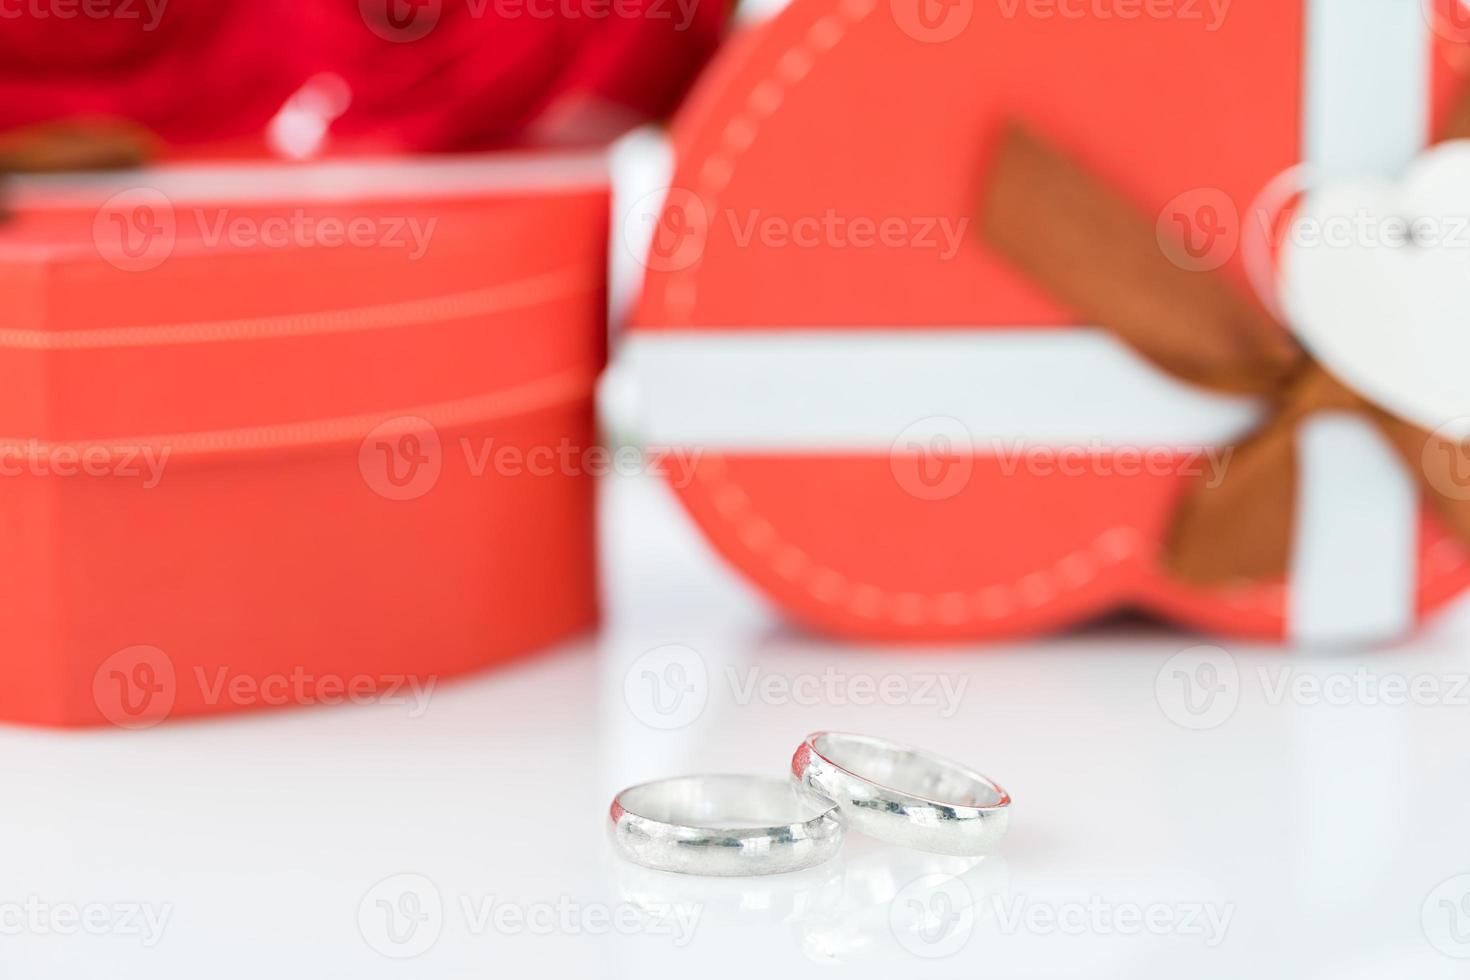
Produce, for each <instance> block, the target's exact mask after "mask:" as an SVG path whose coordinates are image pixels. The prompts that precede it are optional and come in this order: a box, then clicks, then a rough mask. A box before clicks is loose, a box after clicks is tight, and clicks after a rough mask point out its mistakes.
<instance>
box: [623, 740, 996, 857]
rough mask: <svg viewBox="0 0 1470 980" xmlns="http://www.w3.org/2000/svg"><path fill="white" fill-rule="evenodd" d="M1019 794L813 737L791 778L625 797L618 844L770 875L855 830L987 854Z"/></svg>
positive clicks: (690, 781) (873, 745)
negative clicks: (848, 829)
mask: <svg viewBox="0 0 1470 980" xmlns="http://www.w3.org/2000/svg"><path fill="white" fill-rule="evenodd" d="M1010 804H1011V798H1010V795H1009V794H1007V793H1006V791H1005V790H1003V789H1001V788H1000V787H999V786H997V785H996V784H995V782H994V781H992V780H991V779H989V778H987V777H985V776H982V775H981V774H980V773H978V772H976V771H974V770H973V769H970V768H968V767H967V766H962V765H960V764H959V763H956V762H951V761H949V760H948V759H943V758H940V757H939V756H936V755H933V754H931V753H929V752H925V751H923V750H921V749H915V748H911V747H909V746H907V745H900V744H898V743H895V742H890V741H887V740H886V739H881V738H873V737H871V736H868V735H844V734H840V733H837V732H816V733H814V734H812V735H808V736H807V737H806V739H805V741H803V742H802V743H801V745H800V746H799V747H798V748H797V750H796V754H795V755H794V756H792V759H791V778H790V779H789V780H787V779H780V778H777V777H771V776H680V777H676V778H673V779H661V780H658V781H657V782H652V783H643V784H641V785H638V786H633V787H630V788H628V789H625V790H623V791H622V792H621V793H619V794H618V795H617V796H616V797H615V798H614V799H613V803H612V808H611V810H610V811H609V817H610V821H611V825H610V828H609V829H610V832H611V835H612V840H613V844H614V846H615V847H616V848H617V849H618V851H619V852H620V853H621V854H622V855H623V856H624V857H626V858H628V859H629V860H630V861H633V862H634V863H636V864H640V865H643V866H644V867H648V868H656V869H658V870H660V871H677V872H681V873H683V874H700V875H764V874H779V873H782V872H786V871H800V870H802V869H803V868H810V867H812V866H813V865H817V864H821V863H822V862H823V861H826V860H827V859H828V858H830V857H832V856H833V855H834V854H836V853H837V850H838V848H839V847H841V845H842V838H843V835H844V834H845V833H846V831H847V828H848V827H852V828H853V829H854V830H856V831H858V832H860V833H863V834H867V835H868V836H870V837H876V838H878V839H880V840H883V841H887V842H889V843H892V844H899V845H902V846H904V847H912V848H916V849H918V850H921V851H930V852H933V853H937V854H953V855H978V854H984V853H986V852H987V851H989V850H990V849H991V847H993V846H994V844H995V843H996V841H998V840H1000V838H1001V836H1002V835H1003V834H1004V833H1005V829H1006V822H1007V815H1008V813H1009V810H1010Z"/></svg>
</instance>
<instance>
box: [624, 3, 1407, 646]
mask: <svg viewBox="0 0 1470 980" xmlns="http://www.w3.org/2000/svg"><path fill="white" fill-rule="evenodd" d="M1430 31H1431V28H1430V24H1429V22H1428V20H1427V19H1426V17H1425V16H1424V13H1423V11H1422V9H1421V4H1419V3H1417V2H1410V0H1395V2H1383V0H1308V2H1307V18H1306V38H1307V50H1306V52H1305V59H1306V61H1305V84H1306V91H1305V93H1304V111H1303V122H1304V132H1303V145H1304V156H1305V165H1306V166H1305V168H1304V169H1305V170H1306V171H1307V172H1309V173H1310V174H1311V175H1312V179H1313V180H1314V181H1315V180H1330V179H1335V178H1339V177H1343V176H1383V177H1392V176H1394V175H1396V174H1398V173H1399V172H1400V171H1401V170H1402V169H1403V168H1404V167H1405V166H1406V165H1407V164H1408V163H1409V161H1410V160H1412V159H1413V157H1414V156H1415V155H1416V154H1417V153H1419V152H1420V151H1421V150H1422V149H1423V148H1424V146H1425V144H1426V142H1427V136H1428V132H1427V129H1428V120H1429V76H1430V67H1429V61H1430V53H1431V33H1430ZM1367 65H1371V66H1372V69H1373V70H1372V71H1366V70H1364V66H1367ZM616 179H617V175H616V174H615V180H616ZM644 197H645V202H644V207H643V208H642V209H640V210H639V211H638V213H633V212H629V211H626V210H621V209H620V210H621V213H620V214H619V215H617V216H616V217H617V219H619V220H622V221H624V222H633V221H638V222H639V223H640V224H645V223H646V219H647V213H648V209H649V205H648V203H647V201H646V195H644ZM623 203H624V204H625V203H626V198H624V199H623ZM656 203H657V202H654V204H655V205H656ZM612 380H613V385H611V386H610V387H612V388H615V389H618V388H627V389H628V390H630V392H631V397H630V399H629V400H630V402H631V410H632V413H633V415H634V418H632V419H630V420H629V428H630V429H631V431H633V432H635V433H637V435H638V437H639V438H640V439H641V440H643V441H644V442H645V444H649V445H699V446H702V447H708V448H712V449H725V450H743V451H752V452H769V453H782V452H786V453H798V452H800V453H821V452H824V451H825V452H839V451H863V450H869V451H879V452H889V451H891V450H892V448H893V445H894V441H895V440H896V439H898V437H899V436H900V435H901V434H902V433H903V431H904V430H905V429H906V428H908V427H909V426H910V425H911V424H912V423H913V422H914V421H915V420H919V419H925V418H936V417H946V418H950V419H954V420H958V421H959V422H960V423H962V424H963V425H964V426H965V427H966V428H967V429H968V430H969V433H970V436H971V439H972V445H973V446H974V447H975V448H977V449H980V450H982V451H983V450H984V448H985V447H987V446H1004V445H1015V444H1017V443H1024V444H1033V445H1048V444H1051V445H1065V446H1077V445H1082V446H1088V447H1091V446H1103V447H1110V446H1111V447H1118V446H1130V447H1149V446H1183V447H1188V448H1206V447H1218V446H1223V445H1228V444H1230V443H1233V442H1236V441H1238V440H1239V439H1240V438H1242V437H1244V436H1245V435H1247V434H1248V433H1249V432H1250V431H1251V429H1252V428H1253V427H1254V426H1255V425H1256V424H1258V422H1259V421H1260V419H1261V417H1262V413H1261V408H1260V406H1258V405H1256V404H1254V403H1253V402H1251V401H1249V400H1244V399H1238V398H1231V397H1225V396H1221V395H1216V394H1213V393H1209V392H1205V391H1202V390H1199V389H1195V388H1192V387H1190V386H1188V385H1185V384H1182V383H1180V382H1179V381H1177V380H1175V379H1174V378H1172V377H1169V376H1167V375H1165V374H1164V373H1162V372H1161V371H1159V370H1158V369H1157V368H1155V367H1153V366H1152V365H1151V364H1149V363H1148V362H1146V361H1145V360H1143V359H1142V358H1141V357H1140V356H1138V355H1137V354H1135V353H1134V352H1133V351H1132V350H1131V349H1129V348H1128V347H1126V346H1125V345H1123V344H1122V343H1121V342H1120V341H1118V340H1116V339H1115V338H1114V337H1113V336H1112V335H1111V334H1109V333H1107V332H1105V331H1101V330H1096V329H1088V328H1063V329H1047V330H1026V331H1020V330H1006V329H996V328H995V327H993V326H987V327H983V328H982V327H977V328H976V329H973V330H968V331H967V330H964V329H963V328H960V329H953V328H951V329H946V330H943V331H939V330H929V331H925V330H914V329H908V328H901V327H895V328H894V329H892V330H884V329H881V328H879V329H874V328H870V327H864V328H862V329H854V330H842V329H831V328H823V329H821V330H805V331H803V330H801V329H800V328H791V329H780V328H762V329H760V330H747V329H740V330H723V331H722V330H700V331H679V330H659V331H645V332H634V333H633V334H632V335H631V336H630V337H628V338H626V339H625V341H624V343H623V345H622V349H621V352H620V356H619V359H618V361H617V364H616V370H615V372H614V373H613V376H612ZM1297 452H1298V464H1299V472H1300V479H1299V480H1298V490H1297V494H1298V500H1297V520H1296V524H1295V532H1294V541H1293V543H1292V560H1291V568H1290V573H1289V580H1290V582H1289V585H1290V587H1289V589H1288V600H1287V602H1288V609H1287V621H1288V627H1287V629H1288V634H1289V635H1290V637H1291V638H1293V639H1295V640H1298V641H1301V642H1304V643H1309V644H1338V643H1349V642H1351V643H1361V642H1374V641H1380V640H1385V639H1390V638H1393V637H1395V636H1399V635H1402V634H1403V633H1405V632H1406V631H1408V630H1409V629H1410V628H1411V627H1412V625H1413V623H1414V619H1415V599H1416V594H1417V581H1418V580H1417V565H1418V562H1417V555H1418V520H1419V506H1420V501H1419V492H1418V489H1417V486H1416V484H1415V482H1414V481H1413V480H1412V479H1411V478H1410V477H1409V475H1408V474H1407V473H1406V472H1404V470H1403V466H1402V463H1401V462H1400V461H1399V458H1398V457H1397V456H1396V455H1394V454H1393V452H1392V450H1391V449H1390V448H1389V446H1388V445H1387V444H1386V443H1385V442H1384V440H1383V439H1382V438H1381V437H1380V436H1379V434H1378V433H1377V432H1376V431H1375V430H1374V429H1373V428H1372V426H1371V425H1369V423H1368V422H1366V421H1365V420H1363V419H1361V418H1358V417H1355V416H1353V415H1350V414H1345V413H1324V414H1322V415H1318V416H1314V417H1312V418H1309V419H1308V420H1306V421H1305V422H1304V423H1303V425H1302V427H1301V431H1300V434H1299V440H1298V449H1297Z"/></svg>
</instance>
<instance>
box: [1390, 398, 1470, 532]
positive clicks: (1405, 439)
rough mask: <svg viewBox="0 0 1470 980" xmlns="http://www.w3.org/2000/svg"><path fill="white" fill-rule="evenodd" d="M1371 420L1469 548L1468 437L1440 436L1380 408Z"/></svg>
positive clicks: (1442, 516)
mask: <svg viewBox="0 0 1470 980" xmlns="http://www.w3.org/2000/svg"><path fill="white" fill-rule="evenodd" d="M1374 420H1375V421H1376V422H1377V423H1378V428H1379V429H1380V431H1382V432H1383V434H1384V435H1385V436H1387V437H1388V441H1389V442H1390V443H1391V444H1392V445H1393V448H1394V449H1395V450H1396V451H1397V452H1398V454H1399V457H1400V458H1401V459H1402V460H1403V461H1404V465H1405V466H1406V467H1408V470H1409V472H1410V473H1411V474H1413V475H1415V476H1416V477H1417V478H1418V479H1419V483H1420V484H1421V485H1422V486H1423V488H1424V495H1425V497H1426V499H1428V501H1429V505H1430V506H1431V507H1432V508H1433V509H1434V512H1435V513H1436V514H1437V515H1438V516H1439V518H1440V520H1442V521H1443V522H1444V523H1445V525H1446V526H1447V527H1448V529H1449V531H1450V533H1452V534H1454V535H1455V537H1457V538H1459V539H1460V541H1462V542H1463V543H1464V544H1465V546H1466V547H1467V548H1470V441H1465V442H1455V441H1453V440H1450V439H1444V438H1441V437H1440V436H1437V435H1435V434H1433V433H1431V432H1428V431H1426V430H1424V429H1421V428H1419V427H1418V426H1416V425H1411V424H1409V423H1408V422H1405V421H1403V420H1402V419H1399V418H1397V417H1395V416H1393V415H1389V414H1388V413H1387V412H1384V411H1382V410H1377V411H1375V412H1374Z"/></svg>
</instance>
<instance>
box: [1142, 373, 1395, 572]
mask: <svg viewBox="0 0 1470 980" xmlns="http://www.w3.org/2000/svg"><path fill="white" fill-rule="evenodd" d="M1366 409H1367V403H1366V402H1364V401H1363V399H1362V398H1361V397H1360V396H1358V395H1357V394H1356V393H1354V392H1353V391H1352V390H1351V389H1349V388H1348V387H1347V386H1346V385H1344V384H1342V382H1340V381H1338V380H1337V379H1336V378H1335V377H1333V376H1332V375H1331V374H1329V373H1328V372H1327V371H1326V370H1325V369H1323V368H1322V367H1321V366H1320V365H1317V364H1311V365H1310V366H1308V367H1307V368H1306V369H1305V370H1304V371H1302V373H1301V374H1300V375H1299V376H1297V377H1296V378H1295V379H1293V381H1292V383H1291V386H1290V387H1289V388H1288V389H1287V390H1286V393H1285V396H1284V397H1283V398H1282V400H1281V403H1280V405H1278V406H1277V410H1276V412H1275V414H1273V415H1272V416H1271V418H1270V420H1269V421H1268V422H1266V424H1265V425H1264V427H1262V428H1261V429H1260V430H1258V431H1257V432H1256V433H1255V434H1254V435H1252V436H1251V437H1250V438H1249V439H1248V440H1246V441H1245V442H1244V443H1242V444H1240V445H1238V446H1236V447H1234V448H1233V449H1231V450H1230V451H1229V455H1228V456H1227V457H1226V458H1225V460H1224V468H1223V472H1222V473H1221V474H1220V476H1219V477H1218V478H1219V483H1217V484H1212V483H1210V482H1200V483H1197V484H1196V485H1195V486H1194V487H1192V488H1191V489H1190V490H1189V491H1188V493H1187V495H1186V496H1185V498H1184V499H1183V501H1181V503H1180V505H1179V507H1178V508H1177V509H1176V511H1175V516H1174V523H1173V526H1172V527H1171V528H1170V531H1169V536H1168V538H1167V539H1166V541H1165V543H1164V562H1165V565H1166V566H1167V567H1168V568H1169V569H1170V570H1171V571H1172V572H1173V573H1174V574H1175V575H1177V576H1178V577H1179V578H1180V579H1182V580H1184V581H1187V582H1191V583H1193V584H1195V585H1203V586H1221V585H1229V584H1231V583H1232V582H1234V581H1236V580H1259V579H1263V578H1276V577H1279V576H1281V575H1284V574H1286V572H1287V570H1288V566H1289V565H1290V562H1291V543H1292V528H1293V526H1294V524H1295V521H1296V483H1297V461H1296V431H1297V427H1298V426H1299V425H1300V424H1301V422H1302V420H1303V419H1305V418H1306V417H1307V416H1309V415H1312V414H1313V413H1315V412H1322V411H1345V412H1360V411H1364V410H1366Z"/></svg>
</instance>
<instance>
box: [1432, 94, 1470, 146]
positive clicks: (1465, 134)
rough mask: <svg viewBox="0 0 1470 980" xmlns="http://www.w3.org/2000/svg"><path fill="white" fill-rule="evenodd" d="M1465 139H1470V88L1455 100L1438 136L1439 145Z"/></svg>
mask: <svg viewBox="0 0 1470 980" xmlns="http://www.w3.org/2000/svg"><path fill="white" fill-rule="evenodd" d="M1464 139H1470V86H1467V87H1466V88H1465V90H1464V91H1463V92H1461V93H1460V94H1459V96H1458V97H1457V98H1456V99H1455V102H1454V105H1452V106H1451V107H1450V112H1449V115H1448V116H1446V117H1445V120H1444V122H1443V123H1442V124H1441V125H1440V127H1439V133H1438V135H1437V136H1436V142H1439V143H1444V142H1447V141H1449V140H1464Z"/></svg>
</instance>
